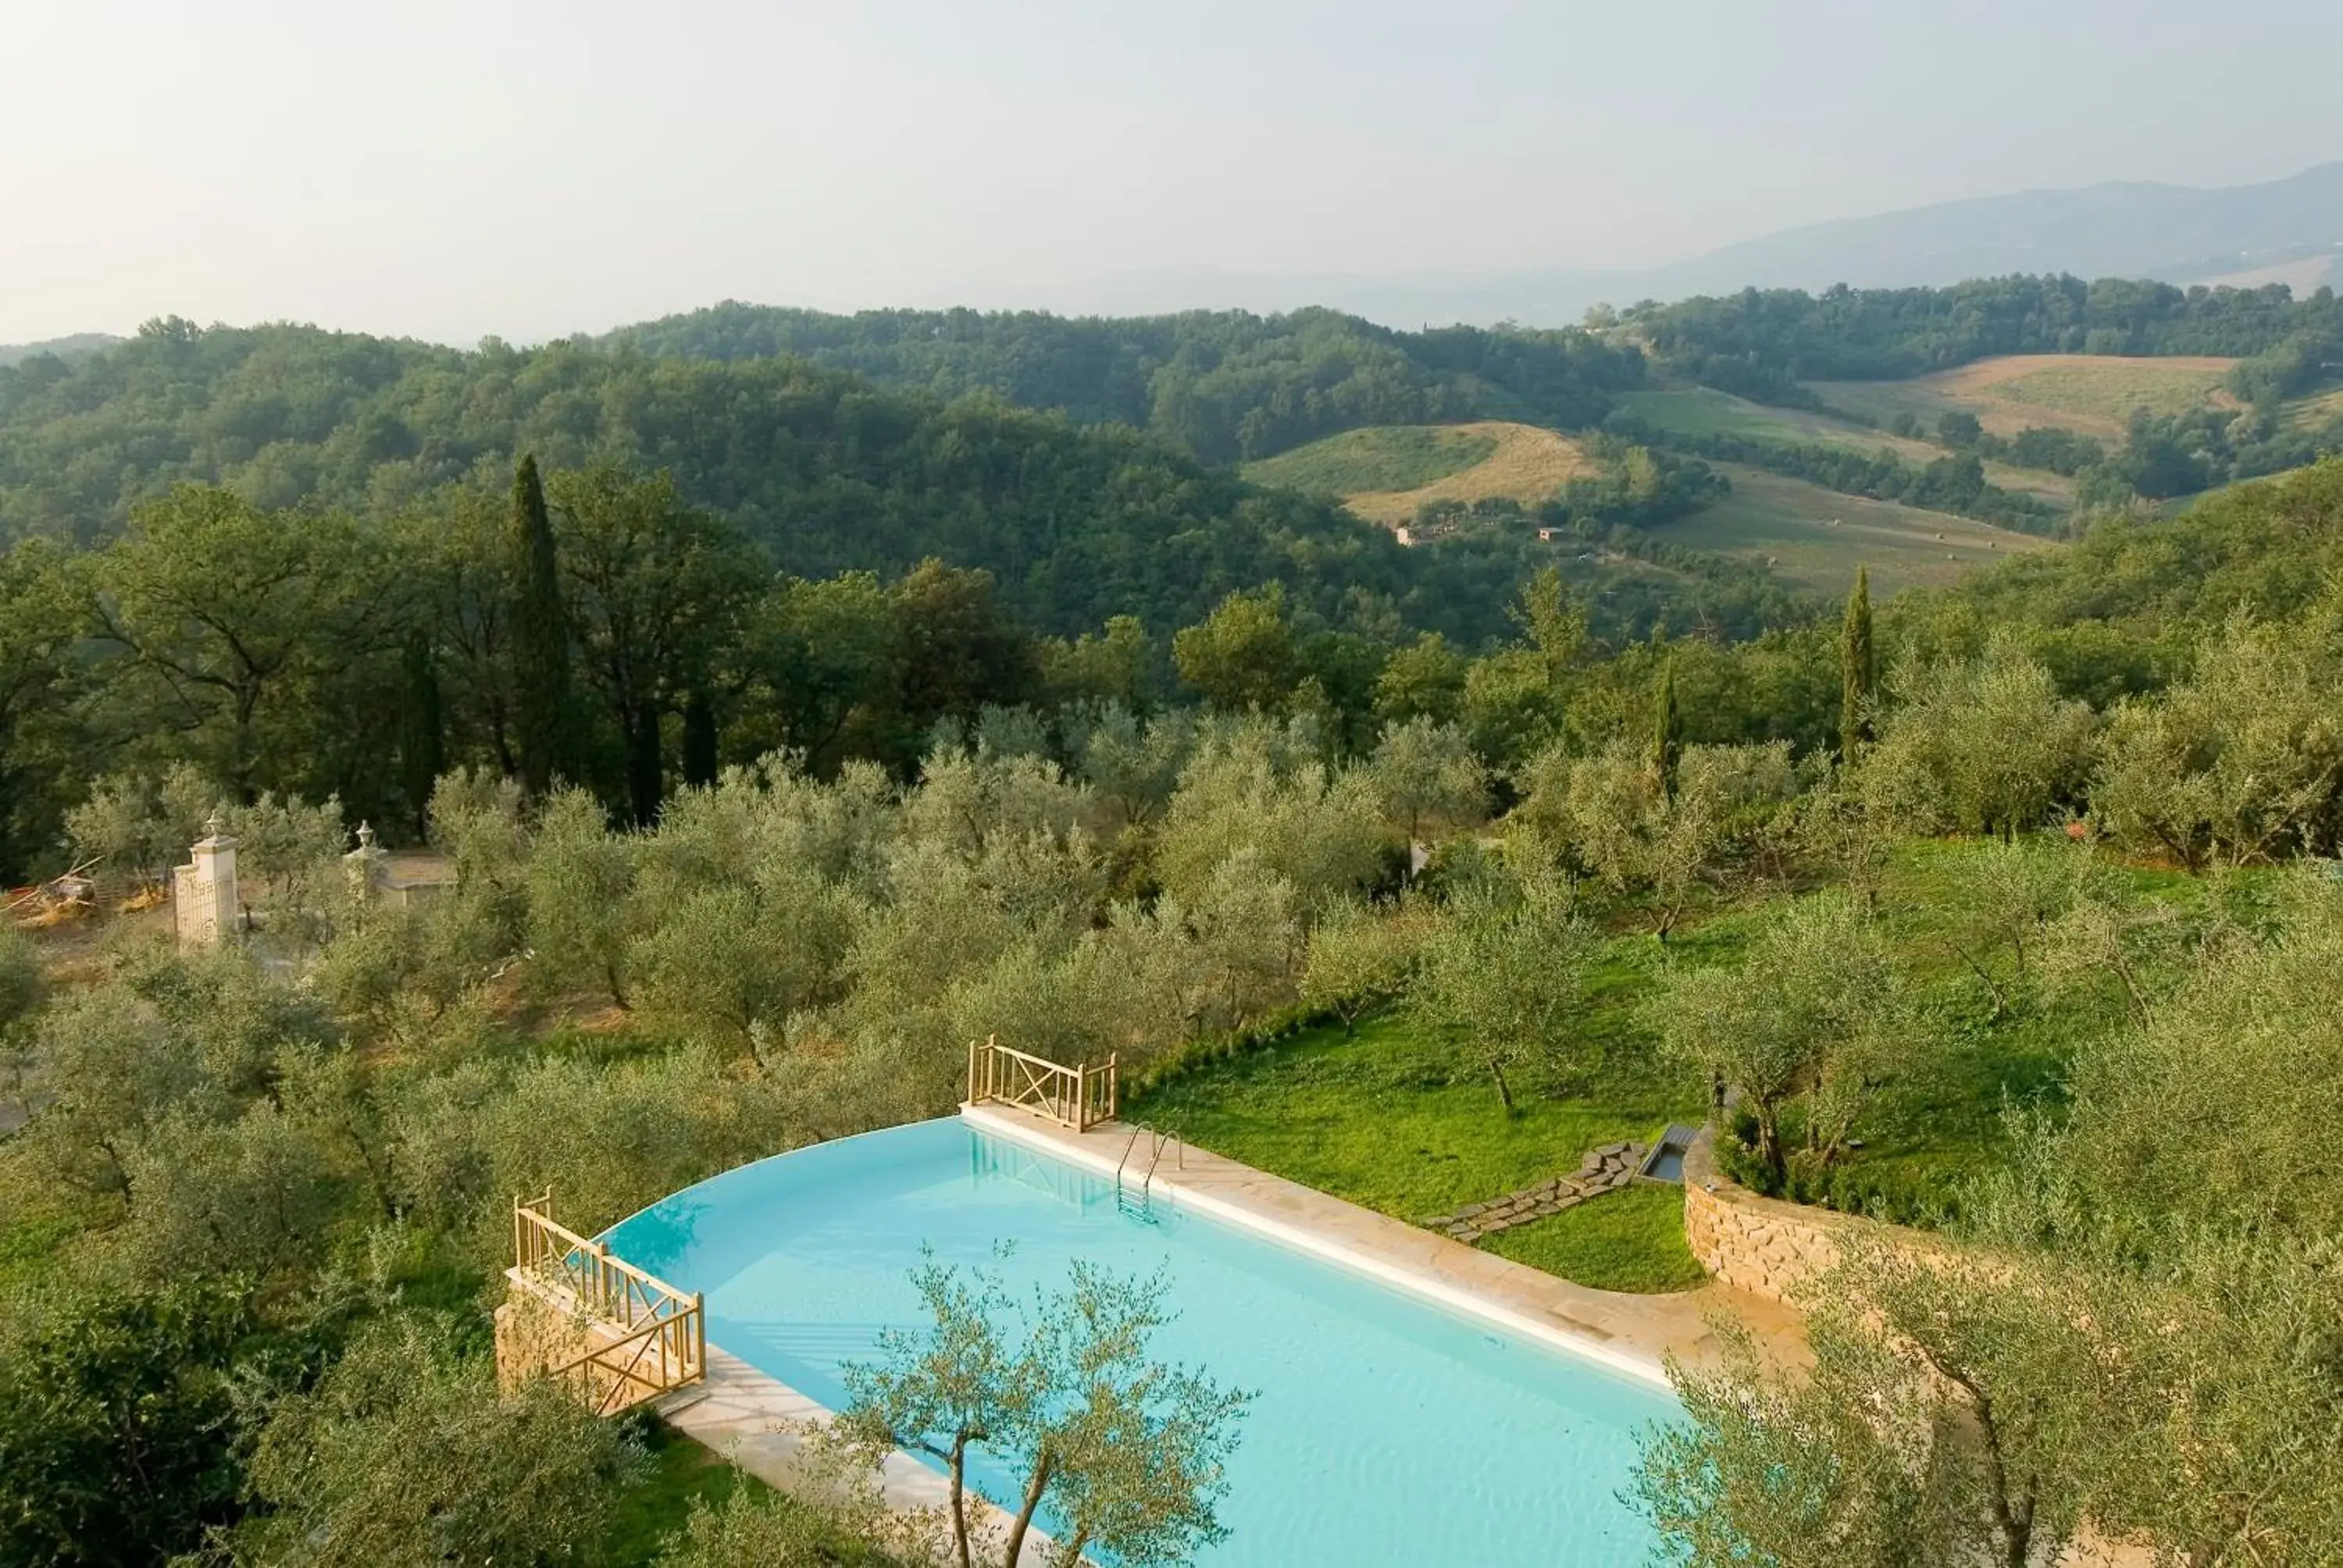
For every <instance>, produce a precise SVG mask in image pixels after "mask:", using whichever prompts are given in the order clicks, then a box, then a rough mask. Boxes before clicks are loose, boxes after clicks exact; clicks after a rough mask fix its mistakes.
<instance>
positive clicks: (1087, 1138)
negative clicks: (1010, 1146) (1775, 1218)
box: [960, 1104, 1797, 1389]
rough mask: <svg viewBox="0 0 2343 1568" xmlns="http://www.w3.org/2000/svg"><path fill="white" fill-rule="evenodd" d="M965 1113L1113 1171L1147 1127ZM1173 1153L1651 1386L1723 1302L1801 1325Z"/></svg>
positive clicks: (1445, 1293)
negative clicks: (1470, 1240) (1555, 1271)
mask: <svg viewBox="0 0 2343 1568" xmlns="http://www.w3.org/2000/svg"><path fill="white" fill-rule="evenodd" d="M960 1120H961V1121H963V1122H965V1123H967V1124H968V1125H969V1126H970V1127H972V1128H975V1129H977V1130H979V1131H984V1132H989V1133H992V1134H994V1135H996V1136H999V1137H1001V1138H1005V1139H1008V1140H1010V1141H1013V1142H1016V1143H1019V1144H1021V1145H1023V1146H1024V1147H1026V1148H1029V1149H1032V1150H1035V1151H1040V1152H1042V1153H1046V1154H1049V1155H1051V1156H1052V1157H1054V1158H1056V1159H1059V1160H1062V1161H1067V1162H1068V1163H1070V1164H1073V1165H1077V1166H1080V1167H1081V1168H1082V1169H1084V1170H1087V1171H1091V1172H1092V1173H1094V1174H1097V1175H1101V1176H1105V1177H1107V1178H1109V1179H1113V1178H1114V1177H1115V1175H1116V1172H1117V1170H1118V1167H1119V1166H1121V1164H1122V1154H1123V1151H1124V1148H1125V1146H1127V1145H1129V1144H1131V1141H1132V1140H1133V1138H1134V1135H1135V1131H1136V1130H1134V1129H1133V1128H1132V1127H1131V1125H1130V1124H1129V1123H1127V1122H1119V1121H1117V1122H1108V1123H1105V1124H1103V1125H1101V1126H1100V1127H1096V1128H1092V1129H1091V1130H1090V1131H1085V1132H1076V1131H1073V1130H1072V1129H1071V1128H1067V1127H1063V1126H1061V1125H1060V1124H1058V1123H1056V1122H1053V1121H1049V1120H1047V1119H1045V1118H1043V1117H1041V1116H1040V1115H1038V1114H1036V1113H1033V1112H1030V1111H1022V1110H1018V1109H1015V1108H1011V1107H1006V1106H1001V1105H996V1104H986V1105H962V1106H961V1107H960ZM1172 1158H1173V1159H1174V1160H1175V1161H1176V1162H1175V1163H1173V1164H1172V1165H1170V1166H1166V1165H1165V1164H1163V1163H1162V1162H1161V1161H1158V1162H1157V1164H1156V1167H1155V1171H1154V1174H1153V1175H1152V1177H1151V1178H1146V1179H1145V1181H1146V1188H1147V1191H1148V1192H1149V1194H1150V1195H1151V1196H1152V1197H1158V1198H1164V1199H1168V1200H1169V1201H1171V1202H1172V1205H1173V1206H1175V1207H1178V1208H1182V1209H1186V1210H1189V1211H1193V1212H1195V1213H1198V1214H1202V1215H1205V1216H1208V1217H1210V1218H1212V1219H1214V1220H1217V1221H1221V1222H1222V1223H1223V1224H1227V1225H1231V1226H1233V1227H1235V1228H1236V1229H1239V1230H1242V1231H1250V1232H1252V1234H1255V1235H1258V1236H1262V1237H1263V1238H1265V1239H1267V1240H1270V1241H1275V1242H1277V1243H1278V1244H1280V1245H1282V1246H1285V1247H1288V1248H1291V1249H1292V1250H1293V1251H1299V1252H1302V1253H1305V1254H1307V1255H1309V1256H1312V1257H1315V1258H1317V1259H1319V1260H1321V1261H1325V1262H1329V1263H1332V1264H1334V1265H1335V1266H1337V1267H1339V1268H1342V1269H1344V1270H1346V1271H1350V1272H1353V1273H1356V1274H1362V1275H1364V1276H1366V1277H1367V1278H1369V1279H1372V1280H1374V1281H1377V1282H1380V1283H1383V1284H1385V1285H1388V1286H1390V1287H1392V1288H1393V1289H1395V1290H1398V1291H1401V1292H1404V1293H1406V1294H1409V1295H1413V1296H1415V1297H1417V1298H1419V1299H1421V1300H1424V1301H1428V1302H1433V1304H1435V1305H1438V1306H1442V1307H1444V1308H1447V1309H1448V1310H1450V1311H1452V1312H1458V1313H1461V1314H1463V1315H1464V1316H1467V1317H1471V1318H1474V1319H1477V1320H1479V1321H1480V1322H1484V1323H1488V1324H1491V1325H1493V1326H1494V1327H1497V1328H1500V1329H1503V1330H1505V1331H1506V1332H1510V1333H1513V1334H1515V1335H1517V1336H1519V1337H1521V1338H1523V1339H1527V1340H1529V1341H1531V1342H1534V1343H1538V1344H1543V1345H1544V1346H1546V1347H1548V1348H1550V1349H1553V1350H1555V1351H1558V1352H1562V1353H1564V1354H1566V1355H1571V1356H1575V1357H1578V1358H1581V1359H1583V1360H1585V1361H1589V1362H1594V1363H1595V1364H1596V1365H1599V1366H1602V1367H1604V1368H1606V1369H1608V1370H1609V1371H1611V1372H1616V1373H1619V1374H1621V1375H1623V1376H1625V1377H1629V1378H1633V1379H1634V1380H1636V1381H1637V1382H1642V1383H1644V1384H1646V1385H1649V1386H1654V1387H1657V1388H1661V1389H1666V1388H1669V1387H1670V1384H1669V1381H1668V1375H1667V1371H1666V1364H1665V1363H1666V1360H1667V1358H1669V1357H1671V1356H1673V1357H1674V1358H1675V1359H1677V1360H1679V1361H1682V1362H1687V1363H1691V1364H1702V1363H1706V1362H1711V1361H1713V1360H1714V1359H1715V1354H1716V1352H1717V1351H1718V1349H1719V1341H1718V1338H1717V1335H1716V1332H1715V1327H1714V1325H1713V1324H1712V1322H1710V1318H1711V1316H1712V1315H1713V1314H1714V1313H1715V1312H1719V1311H1720V1310H1721V1311H1724V1312H1729V1313H1731V1314H1732V1315H1734V1316H1735V1317H1738V1318H1740V1319H1742V1320H1743V1321H1744V1322H1745V1323H1747V1324H1748V1325H1749V1326H1750V1327H1751V1328H1752V1329H1754V1330H1755V1331H1756V1332H1757V1333H1758V1335H1759V1337H1760V1338H1761V1339H1767V1340H1770V1339H1775V1338H1776V1337H1779V1336H1781V1335H1784V1334H1795V1332H1797V1317H1796V1314H1795V1312H1791V1311H1789V1310H1788V1309H1786V1308H1785V1307H1782V1306H1781V1305H1780V1304H1779V1303H1776V1302H1767V1301H1765V1300H1763V1299H1761V1298H1756V1297H1752V1296H1750V1295H1748V1294H1747V1293H1745V1292H1741V1291H1736V1290H1734V1289H1732V1288H1731V1287H1729V1286H1725V1285H1721V1284H1715V1283H1711V1284H1708V1285H1704V1286H1702V1287H1699V1288H1697V1289H1695V1290H1691V1291H1684V1292H1674V1293H1670V1294H1664V1295H1636V1294H1631V1293H1628V1292H1619V1291H1599V1290H1595V1289H1593V1288H1592V1287H1589V1286H1585V1285H1578V1284H1573V1283H1572V1282H1569V1281H1567V1280H1561V1279H1556V1278H1555V1277H1554V1276H1553V1275H1551V1274H1548V1273H1545V1272H1544V1271H1541V1270H1537V1269H1533V1268H1531V1267H1529V1266H1528V1265H1527V1264H1523V1263H1515V1262H1513V1261H1509V1260H1507V1259H1504V1258H1501V1257H1498V1256H1496V1255H1495V1254H1494V1253H1491V1252H1484V1251H1480V1250H1479V1249H1477V1248H1474V1247H1470V1246H1467V1245H1465V1244H1464V1243H1463V1242H1462V1241H1453V1240H1451V1239H1450V1238H1448V1237H1446V1236H1442V1235H1438V1234H1436V1233H1434V1232H1433V1231H1426V1230H1424V1229H1423V1228H1422V1227H1420V1226H1416V1225H1411V1224H1408V1223H1407V1222H1406V1221H1402V1220H1394V1219H1393V1218H1392V1217H1391V1216H1389V1215H1387V1214H1379V1213H1376V1212H1375V1211H1373V1210H1371V1209H1364V1208H1362V1207H1360V1206H1359V1205H1358V1204H1355V1203H1352V1202H1349V1201H1346V1200H1343V1199H1341V1198H1336V1197H1333V1196H1332V1195H1331V1194H1328V1193H1325V1192H1321V1191H1317V1190H1316V1189H1314V1188H1310V1187H1304V1186H1302V1184H1301V1183H1299V1182H1296V1181H1288V1180H1286V1179H1285V1178H1284V1177H1282V1176H1274V1175H1272V1174H1270V1173H1269V1172H1267V1171H1257V1170H1255V1169H1253V1168H1252V1166H1250V1165H1246V1164H1243V1163H1242V1162H1241V1161H1234V1160H1231V1159H1228V1158H1227V1157H1226V1156H1224V1155H1219V1154H1214V1153H1212V1152H1211V1151H1208V1150H1203V1149H1199V1148H1197V1147H1196V1146H1195V1145H1193V1144H1190V1143H1186V1142H1184V1141H1181V1143H1180V1146H1179V1151H1178V1153H1177V1154H1176V1156H1172ZM1128 1176H1129V1172H1128V1171H1127V1170H1126V1171H1125V1179H1126V1180H1128Z"/></svg>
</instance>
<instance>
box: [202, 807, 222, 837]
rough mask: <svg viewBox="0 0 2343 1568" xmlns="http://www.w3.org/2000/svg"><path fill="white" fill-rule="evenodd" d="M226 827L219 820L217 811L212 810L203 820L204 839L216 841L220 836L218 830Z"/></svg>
mask: <svg viewBox="0 0 2343 1568" xmlns="http://www.w3.org/2000/svg"><path fill="white" fill-rule="evenodd" d="M226 826H227V824H226V823H225V822H223V821H221V820H220V814H219V812H218V811H217V810H213V811H211V812H209V813H207V814H206V816H205V818H204V837H205V838H206V839H216V838H218V837H219V836H220V830H221V829H224V828H226Z"/></svg>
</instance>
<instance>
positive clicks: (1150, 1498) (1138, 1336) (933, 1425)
mask: <svg viewBox="0 0 2343 1568" xmlns="http://www.w3.org/2000/svg"><path fill="white" fill-rule="evenodd" d="M1068 1275H1069V1280H1068V1283H1067V1284H1066V1286H1065V1287H1064V1288H1063V1289H1062V1290H1057V1291H1041V1292H1037V1293H1036V1294H1035V1295H1034V1297H1033V1298H1032V1300H1031V1302H1030V1303H1021V1302H1018V1301H1017V1300H1016V1299H1015V1298H1014V1297H1012V1296H1011V1293H1010V1292H1009V1290H1008V1288H1007V1286H1006V1285H1005V1284H1004V1283H1003V1282H1002V1281H1001V1277H1000V1275H999V1274H998V1273H997V1272H995V1271H991V1270H989V1269H985V1268H980V1267H970V1268H969V1269H966V1270H962V1269H958V1268H954V1267H952V1266H950V1265H947V1264H944V1263H940V1262H938V1261H936V1260H935V1258H934V1256H933V1254H932V1253H930V1255H929V1256H928V1257H927V1258H926V1259H925V1260H924V1261H922V1262H921V1263H920V1266H919V1267H918V1268H916V1269H914V1270H913V1271H911V1282H912V1285H913V1286H914V1288H915V1289H917V1291H918V1292H919V1295H920V1302H921V1303H922V1304H923V1305H924V1306H925V1308H926V1310H927V1313H928V1321H927V1322H925V1323H923V1324H921V1325H920V1326H919V1327H917V1328H909V1329H906V1328H890V1329H887V1330H885V1331H883V1332H881V1333H880V1338H879V1352H880V1353H879V1356H878V1359H877V1360H875V1361H873V1362H858V1363H853V1364H850V1365H849V1366H847V1367H846V1368H845V1369H844V1375H845V1381H846V1386H847V1389H848V1391H849V1392H850V1402H849V1403H848V1405H847V1407H846V1409H845V1410H844V1411H843V1412H841V1413H840V1418H839V1421H838V1423H837V1427H836V1429H835V1430H836V1432H837V1435H838V1436H839V1437H840V1438H841V1439H842V1440H843V1441H845V1442H847V1443H848V1444H849V1445H850V1446H851V1447H854V1448H857V1449H860V1450H861V1451H862V1452H864V1454H865V1455H866V1457H868V1458H869V1459H870V1461H872V1462H874V1463H875V1462H877V1461H879V1460H881V1459H883V1458H885V1457H886V1454H887V1453H888V1452H889V1451H890V1450H893V1449H901V1450H904V1451H905V1452H919V1453H923V1454H926V1455H928V1456H930V1457H931V1458H933V1459H935V1460H938V1461H940V1462H942V1464H943V1466H944V1472H945V1474H946V1476H947V1478H948V1479H949V1481H950V1486H951V1503H950V1523H951V1531H952V1546H953V1553H954V1555H955V1558H956V1559H957V1561H958V1563H959V1564H960V1568H971V1563H972V1561H973V1552H974V1547H975V1544H976V1537H975V1536H974V1534H973V1533H971V1531H970V1525H969V1518H968V1514H969V1510H968V1498H967V1491H968V1488H967V1476H968V1460H969V1450H970V1447H971V1446H980V1447H982V1448H984V1449H987V1450H989V1451H990V1452H991V1453H992V1454H993V1455H994V1456H995V1457H996V1458H998V1459H999V1460H1001V1462H1005V1463H1008V1464H1010V1465H1011V1466H1013V1468H1014V1470H1016V1471H1018V1472H1021V1473H1023V1475H1024V1478H1025V1480H1024V1484H1023V1487H1022V1488H1021V1492H1020V1493H1019V1494H1018V1495H1017V1497H1016V1499H1015V1500H1014V1503H1013V1504H1012V1509H1013V1511H1012V1513H1011V1523H1010V1528H1009V1531H1008V1535H1007V1539H1006V1540H1005V1542H1004V1543H1002V1547H1001V1557H1000V1561H1001V1564H1002V1568H1017V1563H1018V1561H1019V1558H1020V1556H1021V1553H1022V1552H1023V1550H1024V1544H1025V1539H1026V1536H1027V1534H1028V1533H1029V1532H1030V1531H1031V1526H1032V1523H1033V1520H1034V1516H1035V1514H1036V1513H1038V1512H1039V1511H1040V1509H1041V1507H1042V1506H1043V1505H1044V1504H1045V1503H1046V1504H1048V1505H1049V1507H1050V1508H1051V1513H1053V1514H1054V1515H1055V1516H1056V1517H1057V1518H1058V1519H1060V1520H1061V1521H1063V1525H1062V1528H1063V1530H1064V1532H1065V1533H1064V1535H1063V1536H1062V1537H1061V1539H1060V1540H1059V1542H1058V1543H1057V1547H1058V1554H1059V1560H1060V1561H1062V1562H1066V1563H1078V1562H1080V1561H1081V1556H1082V1553H1083V1552H1084V1551H1086V1550H1088V1549H1089V1548H1091V1547H1097V1548H1100V1549H1101V1550H1102V1551H1104V1552H1106V1553H1109V1554H1110V1555H1111V1558H1112V1559H1113V1561H1115V1562H1116V1563H1120V1564H1121V1568H1176V1565H1177V1564H1180V1563H1187V1562H1189V1561H1191V1560H1192V1558H1193V1557H1194V1555H1195V1553H1196V1552H1197V1551H1198V1549H1200V1548H1202V1547H1204V1546H1208V1545H1211V1544H1212V1543H1216V1542H1219V1541H1221V1540H1222V1539H1224V1538H1225V1537H1226V1536H1227V1534H1228V1529H1227V1527H1226V1526H1225V1525H1223V1524H1222V1523H1221V1521H1220V1517H1219V1515H1218V1513H1216V1512H1215V1507H1216V1504H1217V1503H1219V1502H1220V1500H1221V1498H1222V1495H1223V1494H1224V1493H1226V1492H1227V1491H1228V1465H1227V1462H1228V1458H1229V1455H1230V1453H1231V1452H1232V1451H1233V1450H1234V1449H1235V1447H1236V1442H1237V1426H1238V1422H1239V1420H1240V1419H1241V1418H1242V1415H1243V1413H1244V1407H1245V1402H1246V1401H1247V1399H1248V1398H1250V1397H1251V1396H1250V1395H1248V1394H1245V1393H1242V1392H1232V1391H1229V1390H1224V1389H1222V1388H1221V1387H1220V1386H1219V1385H1217V1384H1215V1383H1214V1382H1212V1380H1211V1379H1210V1378H1208V1377H1205V1376H1203V1375H1202V1373H1199V1372H1191V1371H1189V1370H1188V1369H1186V1368H1184V1367H1179V1366H1173V1365H1170V1364H1167V1363H1164V1362H1157V1361H1153V1360H1151V1359H1150V1357H1149V1355H1148V1350H1149V1344H1150V1342H1151V1340H1152V1339H1153V1337H1154V1334H1155V1332H1156V1331H1157V1330H1158V1329H1160V1328H1161V1327H1162V1326H1163V1323H1164V1322H1165V1321H1166V1311H1165V1307H1164V1297H1165V1293H1166V1290H1167V1283H1166V1282H1165V1280H1164V1278H1163V1276H1162V1275H1161V1272H1158V1273H1156V1274H1154V1275H1151V1276H1147V1277H1144V1278H1126V1277H1124V1276H1121V1275H1118V1274H1115V1273H1112V1272H1111V1271H1107V1270H1103V1269H1099V1268H1095V1267H1093V1266H1091V1264H1089V1263H1086V1262H1082V1261H1075V1262H1074V1263H1072V1264H1071V1266H1070V1268H1069V1269H1068Z"/></svg>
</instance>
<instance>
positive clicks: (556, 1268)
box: [508, 1189, 708, 1415]
mask: <svg viewBox="0 0 2343 1568" xmlns="http://www.w3.org/2000/svg"><path fill="white" fill-rule="evenodd" d="M552 1209H553V1193H552V1191H551V1190H550V1189H548V1190H547V1191H545V1192H544V1193H543V1194H542V1195H541V1196H539V1197H537V1198H534V1199H521V1198H515V1199H514V1200H513V1267H512V1271H511V1272H510V1274H509V1275H508V1279H510V1280H511V1281H512V1282H513V1283H514V1284H516V1285H520V1286H523V1287H525V1288H528V1289H529V1290H531V1291H532V1292H534V1293H536V1294H537V1295H538V1296H539V1297H540V1298H542V1299H544V1300H546V1301H548V1302H551V1303H552V1304H553V1305H555V1306H557V1307H561V1308H564V1309H565V1310H573V1309H574V1312H575V1314H576V1315H577V1316H579V1317H581V1318H583V1319H584V1320H585V1322H584V1323H583V1324H582V1325H581V1327H582V1329H583V1331H584V1333H585V1336H586V1342H587V1348H586V1350H585V1351H584V1352H582V1353H580V1354H578V1355H575V1356H572V1357H570V1358H568V1360H566V1361H563V1362H558V1364H554V1365H550V1366H548V1367H546V1368H545V1372H546V1375H548V1376H549V1377H551V1378H553V1379H555V1380H556V1381H557V1382H564V1383H568V1384H570V1385H571V1386H572V1387H574V1388H575V1389H576V1391H577V1392H578V1394H579V1395H580V1396H581V1397H582V1398H583V1399H584V1400H585V1402H587V1403H588V1405H590V1406H591V1407H592V1408H593V1410H594V1412H595V1413H596V1414H598V1415H608V1414H612V1413H614V1412H618V1411H620V1410H625V1409H628V1408H629V1407H630V1406H633V1405H636V1404H639V1403H641V1402H643V1401H645V1400H648V1399H656V1398H658V1397H659V1395H660V1394H663V1393H666V1392H669V1391H670V1390H673V1389H677V1388H681V1387H683V1386H684V1385H685V1384H687V1383H693V1382H699V1381H700V1380H701V1379H703V1378H704V1377H706V1376H707V1373H708V1312H707V1303H706V1301H705V1299H704V1298H703V1297H702V1295H701V1294H700V1292H697V1291H691V1292H686V1291H680V1290H678V1289H677V1288H676V1287H675V1286H673V1285H670V1284H669V1283H668V1282H666V1281H664V1280H662V1279H660V1278H659V1277H658V1276H657V1275H655V1274H652V1273H649V1272H648V1271H645V1270H642V1269H639V1268H637V1267H636V1266H635V1265H634V1264H632V1263H629V1262H628V1261H627V1260H625V1259H624V1258H621V1257H619V1256H618V1255H617V1254H616V1253H614V1252H612V1251H610V1249H609V1248H608V1247H607V1246H605V1245H604V1244H603V1243H602V1242H600V1241H594V1240H593V1239H591V1238H590V1237H586V1236H581V1235H579V1234H578V1232H577V1231H572V1230H571V1229H569V1227H568V1226H567V1225H564V1224H562V1223H561V1222H560V1221H558V1220H556V1219H554V1218H553V1213H552ZM628 1352H631V1353H628Z"/></svg>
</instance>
